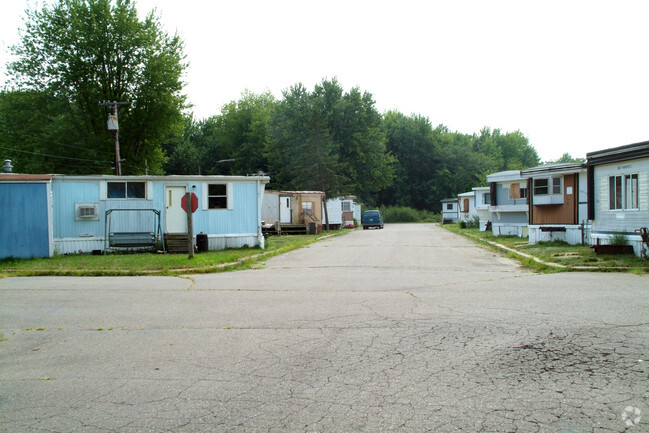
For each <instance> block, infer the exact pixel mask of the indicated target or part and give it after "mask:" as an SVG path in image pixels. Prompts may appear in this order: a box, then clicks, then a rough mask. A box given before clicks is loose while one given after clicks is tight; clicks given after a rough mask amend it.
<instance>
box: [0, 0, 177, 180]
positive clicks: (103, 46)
mask: <svg viewBox="0 0 649 433" xmlns="http://www.w3.org/2000/svg"><path fill="white" fill-rule="evenodd" d="M13 52H14V54H15V55H16V56H17V60H16V61H15V62H13V63H11V64H9V67H8V71H9V73H10V74H11V75H12V78H13V85H14V86H15V88H16V89H17V90H32V91H35V92H39V93H42V94H43V95H46V96H45V97H47V98H52V99H54V100H56V101H60V102H61V103H62V104H63V106H62V107H61V109H60V112H59V115H58V118H57V123H58V124H65V125H66V129H68V130H71V131H74V133H73V134H72V135H71V136H68V135H64V136H60V137H59V141H60V142H61V143H63V144H66V145H76V146H80V147H83V148H84V149H85V151H83V152H80V151H79V150H77V151H75V152H74V155H75V156H80V155H82V156H83V157H85V158H87V159H93V160H100V161H107V162H108V161H110V160H111V158H109V157H108V154H109V153H110V152H111V151H112V150H113V148H114V141H113V138H112V134H111V133H110V132H109V131H107V127H106V119H107V114H108V112H107V108H106V107H103V106H100V105H99V102H100V101H132V106H130V107H128V108H126V107H125V108H122V109H121V110H120V111H119V128H120V147H121V156H122V158H124V159H125V160H126V162H125V164H124V173H141V172H143V171H144V167H145V160H146V161H147V162H148V165H149V168H150V170H151V171H152V172H161V171H162V164H163V162H164V159H165V157H164V153H163V151H162V147H161V143H162V141H163V140H165V139H167V138H168V137H169V136H172V135H178V134H180V133H181V132H182V127H183V118H182V114H181V110H182V109H183V107H184V101H185V96H184V95H183V94H182V93H181V92H182V86H183V83H182V74H183V71H184V69H185V67H186V65H185V64H184V63H183V61H184V54H183V45H182V42H181V40H180V38H179V37H178V36H177V35H176V36H169V35H168V34H166V33H165V32H164V31H163V30H162V28H161V26H160V23H159V21H158V19H157V18H156V17H155V16H154V15H153V14H152V13H150V14H149V15H148V16H147V17H146V18H145V19H144V20H143V21H140V20H139V18H138V15H137V11H136V9H135V5H134V3H132V2H131V1H129V0H114V1H112V0H59V1H58V3H56V4H54V5H53V6H45V7H44V8H43V9H41V10H31V11H28V12H27V18H26V19H25V29H24V32H23V35H22V39H21V42H20V44H19V45H17V46H15V47H13ZM44 121H47V119H44ZM14 126H15V125H7V127H8V128H10V129H11V128H13V127H14ZM47 148H48V146H46V145H45V146H43V149H44V150H46V149H47ZM107 152H108V153H107ZM64 155H66V154H64ZM113 155H114V153H113ZM113 159H114V157H113ZM44 169H46V168H44ZM94 170H96V167H94V166H92V165H89V166H87V167H86V168H72V167H70V168H69V169H68V170H66V171H65V172H67V173H83V172H88V171H94Z"/></svg>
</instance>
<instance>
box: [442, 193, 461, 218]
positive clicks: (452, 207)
mask: <svg viewBox="0 0 649 433" xmlns="http://www.w3.org/2000/svg"><path fill="white" fill-rule="evenodd" d="M441 202H442V224H455V223H457V222H458V221H459V220H460V213H459V203H458V201H457V198H445V199H444V200H442V201H441Z"/></svg>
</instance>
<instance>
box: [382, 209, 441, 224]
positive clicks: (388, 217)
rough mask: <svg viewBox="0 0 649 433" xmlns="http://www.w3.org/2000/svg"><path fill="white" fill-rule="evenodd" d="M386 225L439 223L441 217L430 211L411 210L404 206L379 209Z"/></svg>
mask: <svg viewBox="0 0 649 433" xmlns="http://www.w3.org/2000/svg"><path fill="white" fill-rule="evenodd" d="M379 211H380V212H381V215H382V216H383V221H384V222H386V223H413V222H440V221H441V215H439V214H435V213H433V212H431V211H426V210H418V209H413V208H411V207H404V206H388V207H381V208H379Z"/></svg>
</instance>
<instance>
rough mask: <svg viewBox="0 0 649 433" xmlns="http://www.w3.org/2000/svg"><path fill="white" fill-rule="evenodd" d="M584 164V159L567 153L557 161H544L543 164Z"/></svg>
mask: <svg viewBox="0 0 649 433" xmlns="http://www.w3.org/2000/svg"><path fill="white" fill-rule="evenodd" d="M580 162H582V163H583V162H586V158H576V157H574V156H572V155H570V154H569V153H568V152H565V153H564V154H563V155H561V157H559V159H556V160H554V161H545V162H544V164H565V163H580Z"/></svg>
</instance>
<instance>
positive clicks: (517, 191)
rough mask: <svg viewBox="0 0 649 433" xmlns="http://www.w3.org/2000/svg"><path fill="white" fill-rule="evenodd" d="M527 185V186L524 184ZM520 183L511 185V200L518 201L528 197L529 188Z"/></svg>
mask: <svg viewBox="0 0 649 433" xmlns="http://www.w3.org/2000/svg"><path fill="white" fill-rule="evenodd" d="M522 185H525V184H522ZM522 185H521V184H520V183H512V184H510V185H509V199H510V200H516V199H519V198H526V197H527V188H526V187H524V186H522Z"/></svg>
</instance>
